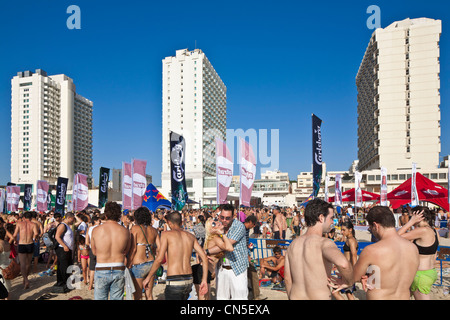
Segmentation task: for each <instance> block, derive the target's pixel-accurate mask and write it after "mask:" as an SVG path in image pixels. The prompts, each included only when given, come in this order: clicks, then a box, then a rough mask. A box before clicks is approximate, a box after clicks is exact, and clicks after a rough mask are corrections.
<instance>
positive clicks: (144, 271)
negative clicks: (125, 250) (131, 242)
mask: <svg viewBox="0 0 450 320" xmlns="http://www.w3.org/2000/svg"><path fill="white" fill-rule="evenodd" d="M152 265H153V260H152V261H147V262H143V263H140V264H135V265H133V266H132V267H131V269H130V271H131V274H132V275H133V277H135V278H136V279H143V278H145V277H146V276H147V275H148V273H149V272H150V269H151V268H152Z"/></svg>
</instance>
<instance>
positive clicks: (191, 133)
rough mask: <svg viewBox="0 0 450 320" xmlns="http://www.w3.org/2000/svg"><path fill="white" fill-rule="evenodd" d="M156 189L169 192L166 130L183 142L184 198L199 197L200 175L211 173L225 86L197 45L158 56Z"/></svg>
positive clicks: (221, 131)
mask: <svg viewBox="0 0 450 320" xmlns="http://www.w3.org/2000/svg"><path fill="white" fill-rule="evenodd" d="M162 90H163V94H162V110H163V111H162V173H161V184H162V187H161V192H162V193H163V194H164V195H165V196H166V197H170V193H171V179H170V132H171V131H173V132H176V133H178V134H181V135H183V137H184V139H185V141H186V150H185V159H186V163H185V169H186V170H185V171H186V186H187V189H188V194H189V198H190V199H191V200H194V201H196V202H200V201H202V199H203V185H204V181H203V179H204V178H205V177H210V176H215V174H216V167H215V163H216V160H215V137H216V136H217V137H219V138H221V139H223V140H225V137H226V103H227V100H226V91H227V88H226V86H225V84H224V83H223V81H222V80H221V79H220V77H219V75H218V74H217V72H216V71H215V70H214V67H213V66H212V64H211V62H209V60H208V58H207V57H206V55H205V54H204V53H203V51H202V50H200V49H195V50H193V51H189V50H187V49H183V50H177V51H176V55H175V56H170V57H166V58H165V59H163V60H162Z"/></svg>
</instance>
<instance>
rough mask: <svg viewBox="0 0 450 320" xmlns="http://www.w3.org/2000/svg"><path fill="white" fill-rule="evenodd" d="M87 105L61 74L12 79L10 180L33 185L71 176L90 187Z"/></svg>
mask: <svg viewBox="0 0 450 320" xmlns="http://www.w3.org/2000/svg"><path fill="white" fill-rule="evenodd" d="M92 107H93V103H92V101H90V100H88V99H86V98H84V97H82V96H80V95H79V94H77V93H76V89H75V84H74V83H73V80H72V79H71V78H69V77H68V76H66V75H64V74H59V75H54V76H47V73H46V72H45V71H43V70H41V69H37V70H36V71H35V72H31V71H25V72H18V74H17V76H15V77H13V78H12V80H11V182H14V183H16V184H33V185H34V187H35V185H36V182H37V180H46V181H48V182H49V183H50V184H56V181H57V179H58V177H65V178H68V179H69V187H70V188H71V186H72V182H73V177H74V174H75V173H78V172H79V173H83V174H86V175H87V176H88V182H89V184H90V185H92Z"/></svg>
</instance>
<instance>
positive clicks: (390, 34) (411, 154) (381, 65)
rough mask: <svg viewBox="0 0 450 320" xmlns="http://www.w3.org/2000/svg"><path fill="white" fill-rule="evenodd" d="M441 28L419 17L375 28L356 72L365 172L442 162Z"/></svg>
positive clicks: (360, 166) (361, 161) (360, 151)
mask: <svg viewBox="0 0 450 320" xmlns="http://www.w3.org/2000/svg"><path fill="white" fill-rule="evenodd" d="M441 31H442V27H441V21H440V20H434V19H428V18H419V19H405V20H403V21H398V22H394V23H392V24H391V25H389V26H388V27H386V28H384V29H382V28H378V29H376V30H375V31H374V32H373V34H372V37H371V39H370V42H369V45H368V47H367V50H366V52H365V55H364V58H363V60H362V63H361V65H360V68H359V71H358V74H357V77H356V86H357V90H358V160H359V164H358V170H359V171H364V170H372V169H379V168H380V167H386V168H388V170H390V171H393V170H401V169H410V168H411V165H412V163H413V162H415V163H417V165H418V167H419V168H421V169H424V168H427V169H428V168H437V167H438V166H439V153H440V151H441V141H440V138H441V129H440V119H441V118H440V93H439V90H440V78H439V73H440V66H439V56H440V54H439V38H440V34H441Z"/></svg>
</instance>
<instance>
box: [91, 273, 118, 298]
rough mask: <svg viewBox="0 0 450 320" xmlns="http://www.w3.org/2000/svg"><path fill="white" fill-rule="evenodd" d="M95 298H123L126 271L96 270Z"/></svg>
mask: <svg viewBox="0 0 450 320" xmlns="http://www.w3.org/2000/svg"><path fill="white" fill-rule="evenodd" d="M94 283H95V287H94V300H108V294H109V300H123V294H124V290H125V271H122V270H95V276H94Z"/></svg>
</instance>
